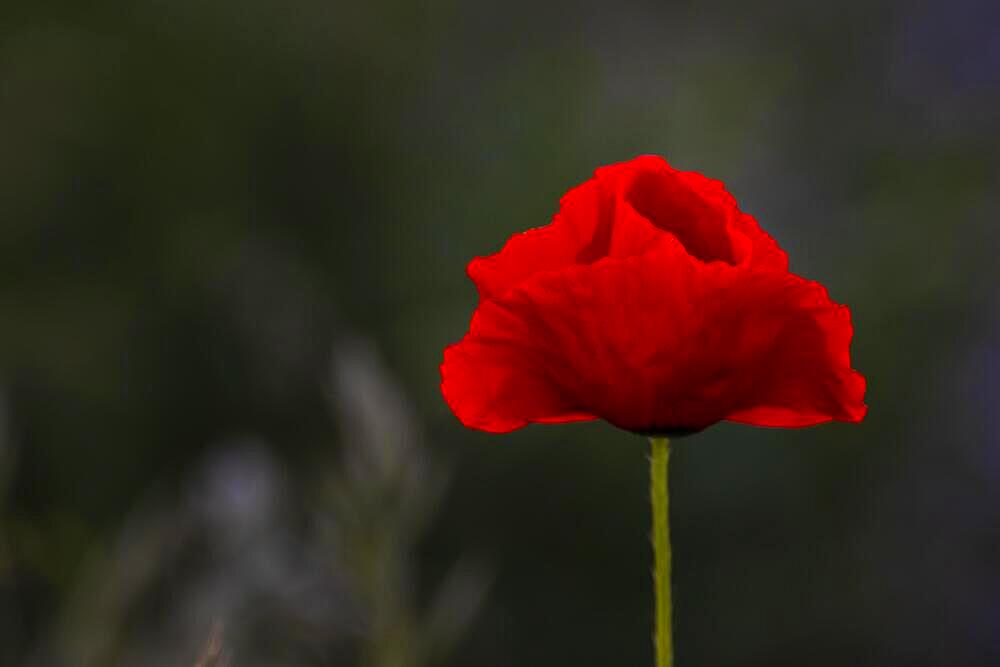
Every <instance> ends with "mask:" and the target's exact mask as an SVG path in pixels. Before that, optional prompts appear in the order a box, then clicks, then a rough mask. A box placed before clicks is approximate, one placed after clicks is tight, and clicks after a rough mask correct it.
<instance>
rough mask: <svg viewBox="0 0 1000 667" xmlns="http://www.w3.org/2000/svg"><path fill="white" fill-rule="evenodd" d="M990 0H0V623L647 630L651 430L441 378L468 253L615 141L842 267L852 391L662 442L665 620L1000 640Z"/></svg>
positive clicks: (455, 660)
mask: <svg viewBox="0 0 1000 667" xmlns="http://www.w3.org/2000/svg"><path fill="white" fill-rule="evenodd" d="M998 26H1000V5H998V4H997V3H996V2H993V1H992V0H949V1H947V2H946V1H945V0H925V1H920V2H917V1H913V2H910V1H905V0H900V1H898V2H888V1H883V2H878V1H877V2H868V1H864V2H863V1H861V0H854V1H850V2H842V3H803V2H792V1H791V0H782V1H778V2H771V3H766V4H761V3H746V2H738V1H736V0H728V1H721V2H714V3H696V2H683V3H670V2H652V1H650V2H627V3H609V2H581V3H572V2H564V1H562V0H554V1H552V2H522V1H520V0H515V1H514V2H506V3H486V2H457V1H455V0H428V1H425V2H421V3H410V2H401V1H396V0H379V1H376V2H371V3H362V2H358V3H347V2H338V1H336V0H334V1H332V2H331V1H330V0H325V1H323V0H294V1H291V2H264V1H262V0H244V1H242V2H235V1H232V0H207V1H205V0H202V1H199V2H195V1H194V0H171V1H167V0H139V1H137V2H131V3H112V2H94V3H80V2H69V1H62V2H57V1H54V0H35V1H32V2H28V1H21V0H9V1H8V2H6V3H5V4H4V6H3V8H2V9H0V276H2V278H0V397H2V401H0V405H2V407H3V409H2V419H0V426H2V432H0V433H2V438H0V664H3V665H109V664H128V665H131V664H135V665H159V664H163V665H177V664H182V665H183V664H195V663H196V661H198V660H199V658H198V656H199V654H203V655H202V660H201V663H200V664H206V665H207V664H215V663H213V662H212V661H213V660H215V658H213V657H212V655H210V654H212V653H213V641H211V637H216V638H217V639H218V640H219V643H221V645H222V647H223V649H222V650H223V653H224V655H223V656H222V657H221V658H220V659H219V660H216V662H217V663H219V664H221V662H220V660H221V661H224V660H225V659H226V658H228V659H229V660H231V663H232V664H233V665H257V664H260V665H279V664H289V665H299V664H302V665H355V664H359V665H371V666H372V667H410V666H416V665H449V666H452V665H453V666H458V665H480V666H483V667H489V666H501V665H503V666H509V665H650V664H651V661H652V650H651V645H650V642H649V635H650V630H651V623H652V606H651V605H652V597H651V595H652V592H651V582H650V577H649V568H650V554H649V543H648V522H649V510H648V507H647V489H646V484H647V479H646V476H647V462H646V447H647V444H646V443H645V442H644V441H643V440H642V439H640V438H638V437H635V436H632V435H629V434H626V433H624V432H621V431H617V430H615V429H614V428H612V427H610V426H607V425H603V424H597V423H594V424H582V425H572V426H563V427H538V426H536V427H530V428H527V429H524V430H522V431H519V432H517V433H514V434H512V435H509V436H504V437H491V436H487V435H484V434H480V433H476V432H471V431H467V430H464V429H463V428H462V427H461V426H460V425H459V424H458V423H457V421H456V420H455V419H454V418H453V417H452V416H451V414H450V413H449V412H448V410H447V408H446V406H445V405H444V402H443V401H442V399H441V397H440V393H439V390H438V386H437V385H438V369H437V366H438V364H439V362H440V359H441V351H442V348H443V347H444V346H445V345H446V344H448V343H450V342H453V341H455V340H457V339H458V338H459V337H461V335H462V334H463V333H464V331H465V329H466V327H467V324H468V320H469V317H470V315H471V313H472V310H473V308H474V306H475V301H476V296H475V290H474V287H473V285H472V284H471V282H469V281H468V280H467V279H466V277H465V274H464V267H465V264H466V263H467V262H468V260H469V259H470V258H472V257H473V256H475V255H482V254H488V253H491V252H495V251H496V250H498V249H499V248H500V246H501V245H502V243H503V241H504V240H505V239H506V238H507V236H508V235H510V234H511V233H513V232H516V231H520V230H523V229H526V228H528V227H533V226H538V225H541V224H545V223H546V222H548V220H549V219H550V218H551V216H552V214H553V213H554V212H555V210H556V206H557V202H558V199H559V197H560V196H561V194H562V193H563V192H564V191H566V190H567V189H568V188H570V187H571V186H573V185H575V184H577V183H579V182H581V181H582V180H584V179H586V178H587V177H588V176H589V175H590V173H591V172H592V171H593V169H594V168H595V167H597V166H599V165H602V164H606V163H610V162H616V161H621V160H624V159H628V158H631V157H633V156H635V155H637V154H640V153H659V154H662V155H664V156H665V157H666V158H667V159H668V160H669V161H670V162H671V163H672V164H674V165H675V166H677V167H679V168H683V169H692V170H697V171H701V172H703V173H706V174H708V175H710V176H712V177H715V178H720V179H722V180H724V181H725V182H726V183H727V185H728V187H729V189H730V191H731V192H732V193H733V194H734V195H735V196H736V197H737V199H738V200H739V202H740V204H741V207H742V208H743V209H744V210H746V211H748V212H750V213H752V214H754V215H755V216H756V217H757V219H758V220H759V221H760V223H761V224H762V226H763V227H764V228H765V229H766V230H768V231H769V232H770V233H771V234H772V235H773V236H774V237H775V238H776V239H777V240H778V241H779V243H781V244H782V246H783V247H784V248H785V249H786V250H787V251H788V253H789V255H790V257H791V263H792V269H793V271H795V272H796V273H799V274H802V275H805V276H807V277H810V278H813V279H817V280H820V281H821V282H823V283H824V284H826V285H827V286H828V287H829V288H830V291H831V295H832V296H833V298H834V299H835V300H837V301H840V302H844V303H847V304H850V306H851V307H852V310H853V313H854V321H855V327H856V332H857V333H856V337H855V341H854V345H853V348H852V352H853V357H854V365H855V366H856V367H857V368H858V369H859V370H861V371H862V372H863V373H864V374H865V375H866V376H867V377H868V379H869V394H868V403H869V405H870V406H871V411H870V413H869V416H868V418H867V420H866V421H865V422H864V423H863V424H861V425H860V426H845V425H830V426H823V427H819V428H814V429H808V430H800V431H781V430H763V429H759V430H757V429H751V428H747V427H740V426H735V425H721V426H719V427H716V428H713V429H711V430H710V431H708V432H707V433H704V434H702V435H699V436H697V437H693V438H690V439H685V440H682V441H680V442H678V443H677V446H676V447H675V452H674V458H673V466H672V474H673V481H672V492H673V498H672V511H673V522H674V543H675V552H674V556H675V563H674V567H675V584H674V587H675V605H676V635H677V638H676V642H677V658H678V664H679V665H681V666H682V667H683V666H685V665H687V666H694V665H713V666H733V667H737V666H751V665H759V666H775V665H779V666H781V665H789V666H792V665H795V666H799V665H814V666H820V667H822V666H825V665H830V666H834V665H837V666H840V665H845V664H846V665H872V666H879V667H886V666H896V665H898V666H901V667H902V666H904V665H905V666H907V667H913V666H917V667H920V666H923V665H927V666H931V665H934V666H940V665H958V666H965V665H969V666H976V665H996V664H1000V491H997V488H998V484H997V483H998V482H1000V411H998V409H1000V294H998V289H997V286H998V278H1000V268H998V263H997V255H998V253H1000V231H998V230H997V222H998V220H997V210H998V205H1000V196H998V193H1000V27H998ZM213 628H214V630H213ZM213 633H214V634H213Z"/></svg>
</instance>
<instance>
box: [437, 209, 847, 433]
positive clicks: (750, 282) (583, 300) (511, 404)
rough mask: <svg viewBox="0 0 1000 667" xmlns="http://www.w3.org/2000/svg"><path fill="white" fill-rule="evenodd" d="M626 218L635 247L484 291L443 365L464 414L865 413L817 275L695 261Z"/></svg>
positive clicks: (449, 391)
mask: <svg viewBox="0 0 1000 667" xmlns="http://www.w3.org/2000/svg"><path fill="white" fill-rule="evenodd" d="M626 217H627V216H626ZM639 218H640V219H642V216H639ZM636 222H637V221H636V220H632V221H631V223H636ZM633 226H634V230H635V232H636V234H637V235H638V236H637V238H638V239H639V240H640V241H642V242H643V243H644V244H645V246H644V247H645V248H646V250H645V251H644V252H643V253H642V254H639V255H632V256H626V257H607V258H605V259H601V260H599V261H597V262H594V263H593V264H589V265H571V266H569V267H566V268H562V269H559V270H556V271H546V272H542V273H537V274H535V275H533V276H532V277H531V278H529V279H527V280H524V281H522V282H521V283H519V284H518V285H516V286H515V287H513V288H512V289H510V290H509V291H508V292H507V293H506V294H504V295H503V296H502V297H500V298H497V299H486V300H483V301H481V303H480V306H479V308H478V309H477V312H476V314H475V316H474V318H473V322H472V325H471V327H470V331H469V333H468V334H467V335H466V337H465V338H464V339H463V340H462V341H461V342H460V343H458V344H457V345H454V346H451V347H450V348H448V349H447V350H446V352H445V359H444V363H443V364H442V368H441V372H442V391H443V392H444V395H445V398H446V400H447V401H448V403H449V405H450V406H451V407H452V409H453V411H454V412H455V414H456V415H457V416H458V417H459V419H460V420H461V421H462V422H463V423H464V424H466V425H467V426H471V427H474V428H480V429H483V430H488V431H496V432H500V431H509V430H513V429H515V428H518V427H520V426H523V425H525V424H527V423H530V422H542V421H573V420H581V419H592V418H595V417H599V418H603V419H606V420H607V421H609V422H611V423H613V424H616V425H618V426H620V427H622V428H625V429H627V430H631V431H638V432H669V431H673V430H680V429H700V428H704V427H706V426H708V425H710V424H713V423H715V422H717V421H720V420H722V419H731V420H733V421H741V422H747V423H752V424H759V425H764V426H789V427H793V426H805V425H809V424H815V423H819V422H821V421H829V420H833V419H835V420H841V421H858V420H860V419H861V418H862V417H863V415H864V411H865V406H864V404H863V403H862V401H863V396H864V380H863V378H861V376H860V375H859V374H857V373H856V372H855V371H853V370H851V368H850V360H849V351H848V346H849V344H850V339H851V334H852V332H851V324H850V318H849V314H848V312H847V309H846V308H845V307H843V306H840V305H837V304H835V303H833V302H832V301H830V299H829V297H828V296H827V294H826V290H825V289H823V288H822V286H820V285H818V284H817V283H813V282H810V281H806V280H804V279H802V278H799V277H797V276H794V275H791V274H787V273H781V272H777V271H772V270H765V269H762V268H752V267H750V266H748V265H746V264H741V265H739V266H732V265H730V264H727V263H725V262H721V261H715V262H709V263H706V262H703V261H700V260H698V259H697V258H695V257H693V256H692V255H691V254H689V252H688V250H687V249H686V248H685V246H684V245H683V244H682V243H681V242H680V240H679V239H678V238H677V237H676V236H674V235H673V234H670V233H660V234H655V235H653V236H652V237H648V238H644V237H642V235H643V234H644V233H646V232H648V230H643V229H642V227H641V226H638V225H633ZM650 238H654V239H655V240H654V241H653V247H652V249H650V246H649V245H648V244H649V243H650Z"/></svg>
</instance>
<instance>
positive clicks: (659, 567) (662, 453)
mask: <svg viewBox="0 0 1000 667" xmlns="http://www.w3.org/2000/svg"><path fill="white" fill-rule="evenodd" d="M649 442H650V443H651V444H652V446H653V455H652V458H651V459H650V470H649V488H650V500H651V501H652V503H653V560H654V562H655V565H654V569H653V586H654V588H655V589H656V633H655V637H654V639H653V641H654V644H655V646H656V667H673V664H674V640H673V634H672V631H671V615H672V604H671V595H670V496H669V484H668V478H669V472H668V471H669V463H670V440H669V439H667V438H663V437H660V438H650V439H649Z"/></svg>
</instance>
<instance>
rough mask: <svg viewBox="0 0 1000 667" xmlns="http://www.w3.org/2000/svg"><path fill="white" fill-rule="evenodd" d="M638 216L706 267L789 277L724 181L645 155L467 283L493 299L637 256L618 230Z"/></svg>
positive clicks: (595, 184) (568, 202)
mask: <svg viewBox="0 0 1000 667" xmlns="http://www.w3.org/2000/svg"><path fill="white" fill-rule="evenodd" d="M636 214H638V215H639V216H640V217H642V218H644V219H645V220H646V221H647V222H648V223H650V224H651V225H652V226H653V227H655V228H658V229H660V230H662V231H664V232H668V233H671V234H673V235H674V236H676V237H677V239H678V240H679V241H680V242H681V245H682V246H684V248H685V249H686V251H687V252H688V253H689V254H691V255H693V256H694V257H696V258H697V259H700V260H702V261H706V262H711V261H723V262H727V263H730V264H734V265H735V264H746V265H750V266H756V267H761V268H771V269H775V270H779V271H786V270H787V267H788V258H787V256H786V255H785V253H784V251H782V250H781V249H780V248H779V247H778V244H777V243H776V242H775V241H774V239H772V238H771V237H770V236H768V235H767V233H765V232H764V231H763V230H761V229H760V227H759V226H758V225H757V222H756V221H755V220H754V219H753V218H752V217H751V216H749V215H747V214H745V213H743V212H742V211H740V210H739V208H738V206H737V205H736V200H735V199H734V198H733V197H732V195H730V194H729V193H728V192H726V190H725V186H724V185H723V184H722V183H721V182H720V181H716V180H713V179H709V178H706V177H704V176H702V175H701V174H698V173H696V172H684V171H678V170H675V169H674V168H673V167H671V166H670V165H669V164H668V163H667V161H666V160H664V159H663V158H661V157H658V156H653V155H646V156H641V157H639V158H636V159H634V160H631V161H629V162H623V163H619V164H615V165H610V166H607V167H602V168H600V169H598V170H597V171H596V172H595V173H594V177H593V178H591V179H590V180H588V181H586V182H585V183H583V184H581V185H579V186H577V187H575V188H573V189H572V190H570V191H569V192H568V193H566V195H565V196H564V197H563V198H562V199H561V201H560V208H559V212H558V213H557V214H556V215H555V217H554V218H553V220H552V222H551V223H550V224H548V225H545V226H544V227H538V228H535V229H531V230H529V231H527V232H523V233H520V234H515V235H514V236H512V237H511V238H510V240H509V241H508V242H507V244H506V245H505V246H504V247H503V249H502V250H501V251H500V252H498V253H496V254H494V255H490V256H486V257H479V258H476V259H475V260H473V261H472V262H471V263H470V264H469V268H468V273H469V277H470V278H472V280H473V282H475V283H476V286H477V287H478V289H479V293H480V296H481V297H482V298H484V299H491V298H497V297H500V296H502V295H503V294H504V293H505V292H507V291H508V290H510V289H511V288H513V287H514V286H516V285H517V284H519V283H520V282H522V281H524V280H526V279H528V278H530V277H531V276H533V275H535V274H536V273H539V272H542V271H551V270H555V269H560V268H565V267H568V266H573V265H580V264H584V265H585V264H591V263H593V262H595V261H597V260H599V259H602V258H605V257H609V256H610V257H622V256H627V254H629V253H632V254H637V253H638V252H641V251H642V247H641V246H639V248H638V249H636V248H635V247H631V248H630V246H627V245H626V246H621V245H617V246H616V244H615V241H616V240H617V239H621V238H622V236H623V233H622V230H620V229H619V227H621V226H622V225H626V226H628V224H629V223H630V219H631V218H632V217H634V216H635V215H636ZM629 235H630V232H628V231H626V232H625V234H624V236H626V237H628V236H629Z"/></svg>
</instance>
